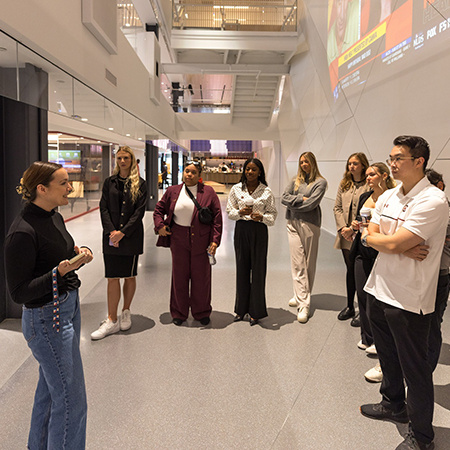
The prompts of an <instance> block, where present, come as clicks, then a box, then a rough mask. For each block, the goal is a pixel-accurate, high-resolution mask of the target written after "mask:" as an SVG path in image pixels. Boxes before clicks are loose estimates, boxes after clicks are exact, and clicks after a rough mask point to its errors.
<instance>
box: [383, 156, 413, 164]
mask: <svg viewBox="0 0 450 450" xmlns="http://www.w3.org/2000/svg"><path fill="white" fill-rule="evenodd" d="M417 158H420V157H419V156H389V158H388V159H387V160H386V164H387V165H390V164H392V163H396V164H397V163H398V162H399V161H406V160H408V159H409V160H413V159H417Z"/></svg>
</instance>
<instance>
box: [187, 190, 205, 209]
mask: <svg viewBox="0 0 450 450" xmlns="http://www.w3.org/2000/svg"><path fill="white" fill-rule="evenodd" d="M184 187H185V188H186V192H187V193H188V195H189V197H191V200H192V201H193V202H194V205H195V206H196V207H197V209H198V210H199V211H200V210H201V209H202V207H201V206H200V203H199V202H198V201H197V199H196V198H195V197H194V194H193V193H192V192H191V191H190V190H189V189H188V187H187V186H186V185H184Z"/></svg>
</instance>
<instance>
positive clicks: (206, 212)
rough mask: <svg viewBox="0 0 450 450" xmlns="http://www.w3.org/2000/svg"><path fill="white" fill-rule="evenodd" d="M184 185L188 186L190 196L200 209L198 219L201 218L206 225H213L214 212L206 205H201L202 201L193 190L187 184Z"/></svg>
mask: <svg viewBox="0 0 450 450" xmlns="http://www.w3.org/2000/svg"><path fill="white" fill-rule="evenodd" d="M184 187H185V188H186V191H187V193H188V195H189V197H191V200H192V201H193V202H194V205H195V206H196V207H197V209H198V220H200V222H201V223H203V224H205V225H211V223H212V221H213V218H214V216H213V212H212V211H211V210H210V209H209V208H208V207H206V206H205V207H204V208H203V207H201V206H200V203H199V202H198V201H197V199H196V198H195V197H194V195H193V194H192V192H191V191H190V190H189V189H188V188H187V186H186V185H184Z"/></svg>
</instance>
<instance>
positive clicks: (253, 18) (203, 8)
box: [172, 0, 297, 32]
mask: <svg viewBox="0 0 450 450" xmlns="http://www.w3.org/2000/svg"><path fill="white" fill-rule="evenodd" d="M172 19H173V20H172V27H173V28H175V29H181V30H182V29H188V28H203V29H210V30H230V31H278V32H280V31H281V32H282V31H296V30H297V0H294V1H282V0H280V1H272V0H253V1H249V0H210V1H204V0H174V1H173V8H172Z"/></svg>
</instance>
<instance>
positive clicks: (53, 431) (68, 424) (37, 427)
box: [22, 291, 87, 450]
mask: <svg viewBox="0 0 450 450" xmlns="http://www.w3.org/2000/svg"><path fill="white" fill-rule="evenodd" d="M59 299H60V313H59V314H60V331H59V333H57V332H56V330H55V329H54V328H53V302H50V303H47V304H46V305H44V306H42V307H40V308H26V307H23V314H22V331H23V335H24V337H25V339H26V340H27V342H28V346H29V347H30V349H31V352H32V353H33V356H34V357H35V358H36V360H37V361H38V363H39V381H38V385H37V388H36V393H35V397H34V406H33V413H32V416H31V427H30V434H29V436H28V448H29V449H31V450H35V449H39V450H40V449H74V450H83V449H84V448H85V445H86V417H87V402H86V390H85V386H84V374H83V364H82V362H81V355H80V326H81V320H80V303H79V298H78V291H70V292H68V293H65V294H63V295H61V296H60V297H59Z"/></svg>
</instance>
